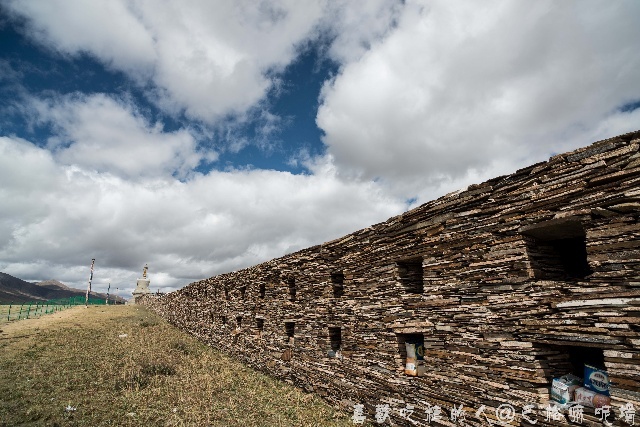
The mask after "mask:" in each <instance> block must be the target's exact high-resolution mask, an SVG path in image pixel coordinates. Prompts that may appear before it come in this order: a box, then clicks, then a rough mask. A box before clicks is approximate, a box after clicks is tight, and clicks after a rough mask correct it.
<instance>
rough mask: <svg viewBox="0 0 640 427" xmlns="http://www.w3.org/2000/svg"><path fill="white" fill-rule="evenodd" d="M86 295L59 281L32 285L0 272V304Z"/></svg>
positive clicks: (84, 292)
mask: <svg viewBox="0 0 640 427" xmlns="http://www.w3.org/2000/svg"><path fill="white" fill-rule="evenodd" d="M85 295H86V291H83V290H82V289H74V288H70V287H68V286H67V285H65V284H64V283H62V282H59V281H57V280H45V281H42V282H38V283H30V282H26V281H24V280H22V279H18V278H17V277H13V276H11V275H10V274H6V273H1V272H0V304H7V303H23V302H28V301H47V300H52V299H60V298H70V297H77V296H85ZM91 296H92V297H93V298H105V299H106V298H107V295H106V294H100V293H95V292H91ZM109 298H110V299H111V300H113V299H115V298H114V296H113V295H111V296H110V297H109ZM118 301H119V302H124V301H125V300H124V299H123V298H120V297H118Z"/></svg>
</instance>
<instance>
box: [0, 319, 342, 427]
mask: <svg viewBox="0 0 640 427" xmlns="http://www.w3.org/2000/svg"><path fill="white" fill-rule="evenodd" d="M0 330H2V332H0V426H2V427H5V426H6V427H8V426H12V427H13V426H22V425H24V426H353V424H352V422H351V420H350V419H349V417H348V414H346V415H345V414H342V413H340V412H338V411H335V410H334V409H333V408H331V407H329V406H327V405H326V404H325V403H324V402H322V401H321V400H320V399H318V398H317V397H315V396H313V395H309V394H305V393H303V392H301V391H300V390H298V389H296V388H294V387H291V386H289V385H288V384H285V383H283V382H280V381H277V380H275V379H272V378H270V377H268V376H266V375H264V374H262V373H259V372H256V371H253V370H251V369H249V368H247V367H246V366H244V365H242V364H241V363H239V362H237V361H234V360H233V359H231V358H229V357H227V356H225V355H223V354H221V353H219V352H216V351H214V350H212V349H211V348H209V347H207V346H205V345H203V344H201V343H199V342H198V341H196V340H195V339H193V338H192V337H191V336H189V335H187V334H184V333H183V332H181V331H179V330H178V329H176V328H174V327H172V326H170V325H168V324H167V323H165V322H164V321H163V320H162V319H160V318H158V317H157V316H155V315H153V314H152V313H149V312H147V311H146V310H144V309H143V308H139V307H135V306H90V307H89V308H85V307H83V306H81V307H74V308H70V309H68V310H65V311H61V312H58V313H54V314H50V315H46V316H42V317H40V318H38V319H28V320H21V321H16V322H11V323H5V324H2V325H0ZM125 335H126V336H125Z"/></svg>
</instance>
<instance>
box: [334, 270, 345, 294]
mask: <svg viewBox="0 0 640 427" xmlns="http://www.w3.org/2000/svg"><path fill="white" fill-rule="evenodd" d="M331 285H332V287H333V297H334V298H340V297H341V296H342V295H344V273H343V272H341V271H340V272H336V273H331Z"/></svg>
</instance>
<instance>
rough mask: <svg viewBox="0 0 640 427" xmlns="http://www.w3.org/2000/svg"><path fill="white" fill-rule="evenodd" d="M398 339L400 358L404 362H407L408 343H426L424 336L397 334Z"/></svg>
mask: <svg viewBox="0 0 640 427" xmlns="http://www.w3.org/2000/svg"><path fill="white" fill-rule="evenodd" d="M396 339H397V340H398V353H400V357H402V360H403V361H404V360H406V358H407V346H406V343H412V344H415V343H422V342H424V335H423V334H396Z"/></svg>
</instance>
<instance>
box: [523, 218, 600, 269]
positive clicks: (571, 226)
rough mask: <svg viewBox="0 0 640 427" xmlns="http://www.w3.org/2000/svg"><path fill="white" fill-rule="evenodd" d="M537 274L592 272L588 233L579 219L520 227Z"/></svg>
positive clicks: (530, 260)
mask: <svg viewBox="0 0 640 427" xmlns="http://www.w3.org/2000/svg"><path fill="white" fill-rule="evenodd" d="M520 232H521V233H522V235H523V237H524V241H525V244H526V247H527V254H528V257H529V262H530V263H531V270H532V272H533V277H534V278H536V279H547V280H579V279H584V278H585V277H586V276H588V275H589V274H591V273H592V270H591V268H590V267H589V263H588V261H587V245H586V235H585V232H584V228H583V226H582V223H581V222H580V221H578V220H576V219H567V218H561V219H555V220H550V221H545V222H542V223H539V224H533V225H529V226H526V227H523V228H522V229H520Z"/></svg>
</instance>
